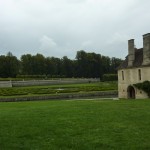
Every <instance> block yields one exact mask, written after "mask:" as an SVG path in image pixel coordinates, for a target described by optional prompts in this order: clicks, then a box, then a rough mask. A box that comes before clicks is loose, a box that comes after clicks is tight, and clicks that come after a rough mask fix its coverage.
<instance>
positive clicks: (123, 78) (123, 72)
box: [122, 71, 124, 80]
mask: <svg viewBox="0 0 150 150" xmlns="http://www.w3.org/2000/svg"><path fill="white" fill-rule="evenodd" d="M122 80H124V72H123V71H122Z"/></svg>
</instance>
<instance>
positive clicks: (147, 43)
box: [143, 33, 150, 65]
mask: <svg viewBox="0 0 150 150" xmlns="http://www.w3.org/2000/svg"><path fill="white" fill-rule="evenodd" d="M149 64H150V33H147V34H144V35H143V65H149Z"/></svg>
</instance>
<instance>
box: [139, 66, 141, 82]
mask: <svg viewBox="0 0 150 150" xmlns="http://www.w3.org/2000/svg"><path fill="white" fill-rule="evenodd" d="M138 75H139V80H141V69H138Z"/></svg>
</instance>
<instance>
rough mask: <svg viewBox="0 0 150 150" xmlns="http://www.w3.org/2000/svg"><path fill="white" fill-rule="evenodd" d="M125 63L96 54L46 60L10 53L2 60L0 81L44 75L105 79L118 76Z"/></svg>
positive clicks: (1, 58) (80, 54)
mask: <svg viewBox="0 0 150 150" xmlns="http://www.w3.org/2000/svg"><path fill="white" fill-rule="evenodd" d="M121 62H122V60H121V59H119V58H115V57H113V58H110V57H108V56H103V55H101V54H96V53H94V52H91V53H87V52H85V51H84V50H80V51H77V53H76V57H75V59H73V60H71V59H69V58H68V57H67V56H64V57H62V58H56V57H45V56H43V55H42V54H36V55H31V54H24V55H22V56H21V57H20V59H18V58H17V57H16V56H14V55H13V54H12V53H11V52H8V53H7V54H6V55H1V56H0V77H2V78H7V77H17V76H18V75H43V76H45V77H66V78H71V77H80V78H81V77H85V78H102V76H103V74H108V73H109V74H115V73H117V69H116V68H117V67H118V66H119V65H120V63H121Z"/></svg>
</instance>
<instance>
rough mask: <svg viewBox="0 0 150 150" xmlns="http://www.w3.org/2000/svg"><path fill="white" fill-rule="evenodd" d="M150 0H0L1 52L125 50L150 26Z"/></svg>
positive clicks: (54, 53) (111, 53) (113, 52)
mask: <svg viewBox="0 0 150 150" xmlns="http://www.w3.org/2000/svg"><path fill="white" fill-rule="evenodd" d="M149 6H150V1H149V0H0V55H2V54H6V53H7V52H8V51H11V52H12V53H13V54H14V55H16V56H18V57H20V56H21V55H23V54H27V53H30V54H36V53H41V54H43V55H44V56H54V57H63V56H68V57H69V58H71V59H73V58H75V55H76V51H78V50H85V51H87V52H95V53H100V54H102V55H106V56H110V57H119V58H124V57H125V56H126V55H127V40H128V39H131V38H134V39H135V44H136V47H137V48H140V47H142V35H143V34H146V33H149V32H150V9H149Z"/></svg>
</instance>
